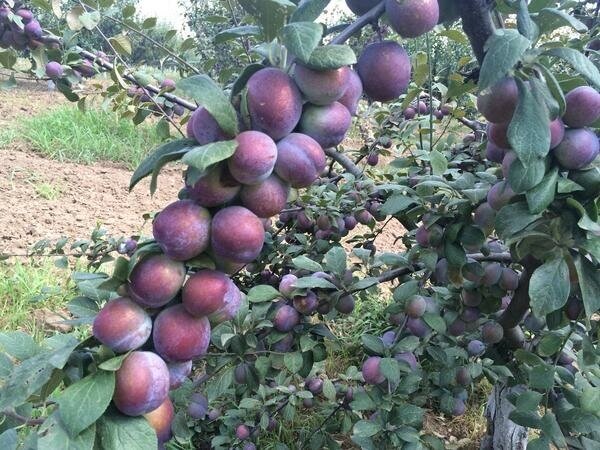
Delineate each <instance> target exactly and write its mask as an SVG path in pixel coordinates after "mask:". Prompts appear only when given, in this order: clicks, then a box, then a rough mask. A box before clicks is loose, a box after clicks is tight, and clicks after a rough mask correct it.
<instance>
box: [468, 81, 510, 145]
mask: <svg viewBox="0 0 600 450" xmlns="http://www.w3.org/2000/svg"><path fill="white" fill-rule="evenodd" d="M518 102H519V88H518V87H517V83H516V82H515V79H514V78H513V77H504V78H502V79H501V80H500V81H498V82H497V83H496V84H494V85H493V86H490V87H489V88H487V89H484V90H483V91H481V92H480V93H479V95H478V96H477V109H478V110H479V112H480V113H481V114H482V115H483V117H485V118H486V119H487V120H488V121H489V122H493V123H505V122H509V121H510V119H511V118H512V116H513V114H514V112H515V109H516V108H517V103H518ZM501 147H504V148H506V146H501Z"/></svg>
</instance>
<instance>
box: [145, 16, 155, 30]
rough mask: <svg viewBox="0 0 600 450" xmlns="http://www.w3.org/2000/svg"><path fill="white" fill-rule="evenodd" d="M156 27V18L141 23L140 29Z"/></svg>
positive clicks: (149, 18)
mask: <svg viewBox="0 0 600 450" xmlns="http://www.w3.org/2000/svg"><path fill="white" fill-rule="evenodd" d="M155 26H156V17H148V18H147V19H145V20H144V21H143V22H142V28H143V29H145V30H147V29H149V28H154V27H155Z"/></svg>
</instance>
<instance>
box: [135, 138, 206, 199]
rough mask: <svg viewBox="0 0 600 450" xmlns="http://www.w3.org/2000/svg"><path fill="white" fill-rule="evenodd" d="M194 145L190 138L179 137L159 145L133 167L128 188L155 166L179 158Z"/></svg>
mask: <svg viewBox="0 0 600 450" xmlns="http://www.w3.org/2000/svg"><path fill="white" fill-rule="evenodd" d="M196 146H197V143H196V141H194V140H192V139H179V140H176V141H171V142H167V143H166V144H163V145H161V146H160V147H158V148H157V149H156V150H154V151H153V152H152V153H150V154H149V155H148V156H146V158H144V160H143V161H142V162H141V163H140V165H139V166H138V167H137V169H135V172H133V175H132V176H131V180H130V181H129V190H130V191H131V190H132V189H133V188H134V187H135V185H136V184H138V183H139V182H140V180H142V179H144V178H145V177H147V176H148V175H150V174H151V173H152V172H154V171H155V169H156V168H157V167H162V166H161V164H162V165H164V161H165V160H169V159H170V158H173V159H170V160H171V161H173V160H174V159H175V158H181V157H182V156H183V155H184V154H185V153H186V152H188V151H189V150H191V149H192V148H194V147H196Z"/></svg>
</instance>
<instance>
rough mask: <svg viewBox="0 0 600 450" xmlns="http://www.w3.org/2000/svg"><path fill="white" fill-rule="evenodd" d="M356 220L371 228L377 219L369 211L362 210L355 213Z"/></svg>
mask: <svg viewBox="0 0 600 450" xmlns="http://www.w3.org/2000/svg"><path fill="white" fill-rule="evenodd" d="M354 218H355V219H356V220H357V221H358V223H360V224H362V225H368V226H371V225H373V224H374V223H375V218H374V217H373V214H371V213H370V212H369V211H367V210H362V211H358V212H355V213H354Z"/></svg>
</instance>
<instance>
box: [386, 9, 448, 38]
mask: <svg viewBox="0 0 600 450" xmlns="http://www.w3.org/2000/svg"><path fill="white" fill-rule="evenodd" d="M385 12H386V14H387V16H388V19H389V21H390V24H391V25H392V28H393V29H394V31H395V32H396V33H398V34H399V35H400V36H402V37H404V38H415V37H418V36H421V35H423V34H425V33H427V32H428V31H431V30H433V27H435V26H436V25H437V23H438V19H439V17H440V9H439V5H438V0H386V2H385Z"/></svg>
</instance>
